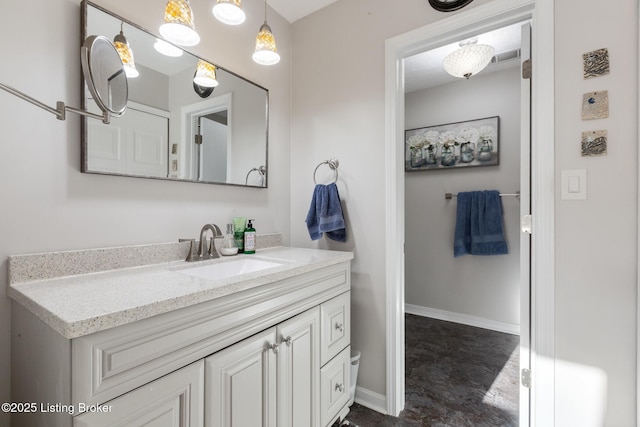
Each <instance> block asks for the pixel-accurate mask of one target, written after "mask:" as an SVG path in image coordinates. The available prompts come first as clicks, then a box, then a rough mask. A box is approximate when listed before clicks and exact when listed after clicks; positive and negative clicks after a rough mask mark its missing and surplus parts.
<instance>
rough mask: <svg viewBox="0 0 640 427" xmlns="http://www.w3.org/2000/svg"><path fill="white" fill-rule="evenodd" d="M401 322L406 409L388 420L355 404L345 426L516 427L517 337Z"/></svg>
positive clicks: (417, 320)
mask: <svg viewBox="0 0 640 427" xmlns="http://www.w3.org/2000/svg"><path fill="white" fill-rule="evenodd" d="M405 322H406V323H405V340H406V347H405V356H406V364H405V375H406V378H405V381H406V385H405V387H406V390H405V399H406V403H405V409H404V410H403V411H402V412H401V413H400V416H399V417H391V416H386V415H382V414H380V413H378V412H375V411H372V410H370V409H368V408H366V407H364V406H361V405H358V404H357V403H355V404H354V405H353V406H352V407H351V411H350V412H349V415H347V418H346V421H348V422H349V423H350V424H347V423H345V424H344V425H352V426H354V425H355V426H358V427H377V426H403V427H404V426H431V427H467V426H469V427H511V426H517V425H518V405H519V397H518V380H519V351H518V344H519V340H520V339H519V337H518V336H516V335H510V334H505V333H501V332H495V331H490V330H487V329H481V328H475V327H472V326H466V325H460V324H456V323H451V322H444V321H441V320H435V319H430V318H426V317H420V316H414V315H410V314H407V315H406V317H405Z"/></svg>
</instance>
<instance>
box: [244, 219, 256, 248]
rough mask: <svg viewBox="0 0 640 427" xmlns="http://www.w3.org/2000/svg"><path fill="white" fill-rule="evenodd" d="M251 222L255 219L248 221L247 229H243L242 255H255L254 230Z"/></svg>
mask: <svg viewBox="0 0 640 427" xmlns="http://www.w3.org/2000/svg"><path fill="white" fill-rule="evenodd" d="M251 221H255V219H250V220H249V223H248V224H247V228H245V229H244V253H245V254H255V253H256V229H255V228H253V224H251Z"/></svg>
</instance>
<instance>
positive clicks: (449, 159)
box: [405, 116, 500, 171]
mask: <svg viewBox="0 0 640 427" xmlns="http://www.w3.org/2000/svg"><path fill="white" fill-rule="evenodd" d="M499 129H500V118H499V117H498V116H494V117H486V118H483V119H476V120H467V121H464V122H456V123H448V124H445V125H437V126H427V127H422V128H416V129H409V130H406V131H405V171H419V170H435V169H454V168H467V167H474V166H495V165H498V164H499V146H498V143H499Z"/></svg>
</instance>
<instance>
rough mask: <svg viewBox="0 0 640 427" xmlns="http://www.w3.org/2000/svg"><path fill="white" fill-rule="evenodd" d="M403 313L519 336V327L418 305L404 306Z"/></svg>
mask: <svg viewBox="0 0 640 427" xmlns="http://www.w3.org/2000/svg"><path fill="white" fill-rule="evenodd" d="M404 311H405V313H409V314H415V315H417V316H423V317H430V318H432V319H438V320H446V321H447V322H454V323H461V324H463V325H469V326H475V327H477V328H483V329H490V330H492V331H498V332H504V333H507V334H512V335H520V325H516V324H513V323H506V322H498V321H496V320H489V319H484V318H482V317H476V316H471V315H469V314H461V313H454V312H452V311H446V310H439V309H437V308H429V307H422V306H420V305H413V304H405V305H404Z"/></svg>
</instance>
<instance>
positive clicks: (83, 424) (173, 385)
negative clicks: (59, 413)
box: [73, 360, 204, 427]
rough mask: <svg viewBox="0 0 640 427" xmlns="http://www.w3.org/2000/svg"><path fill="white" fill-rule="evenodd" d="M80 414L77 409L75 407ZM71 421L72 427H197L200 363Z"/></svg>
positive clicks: (201, 398) (201, 394) (200, 413)
mask: <svg viewBox="0 0 640 427" xmlns="http://www.w3.org/2000/svg"><path fill="white" fill-rule="evenodd" d="M76 408H77V409H78V410H82V408H80V407H76ZM100 408H102V410H95V409H91V408H89V409H88V412H85V413H84V414H82V415H78V416H77V417H75V418H74V421H73V425H74V427H103V426H104V427H112V426H116V425H119V426H125V425H126V426H158V425H162V426H176V427H178V426H201V425H202V424H203V423H204V361H202V360H201V361H199V362H196V363H193V364H191V365H189V366H186V367H184V368H182V369H179V370H177V371H176V372H173V373H171V374H169V375H167V376H164V377H162V378H159V379H157V380H155V381H153V382H151V383H149V384H147V385H145V386H143V387H140V388H138V389H136V390H133V391H131V392H129V393H127V394H125V395H123V396H120V397H118V398H117V399H114V400H111V401H109V402H107V403H105V404H104V405H101V406H100Z"/></svg>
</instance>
